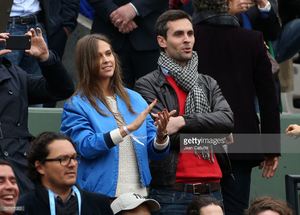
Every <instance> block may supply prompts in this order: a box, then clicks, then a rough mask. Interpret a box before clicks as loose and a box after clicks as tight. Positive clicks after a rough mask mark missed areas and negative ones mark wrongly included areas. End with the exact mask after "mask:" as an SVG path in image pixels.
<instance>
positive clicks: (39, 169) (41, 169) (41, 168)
mask: <svg viewBox="0 0 300 215" xmlns="http://www.w3.org/2000/svg"><path fill="white" fill-rule="evenodd" d="M34 166H35V169H36V171H37V172H38V173H40V174H41V175H44V174H45V171H44V166H43V165H42V164H41V162H40V161H35V163H34Z"/></svg>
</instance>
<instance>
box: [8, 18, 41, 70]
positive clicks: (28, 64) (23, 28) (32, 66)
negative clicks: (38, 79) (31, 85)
mask: <svg viewBox="0 0 300 215" xmlns="http://www.w3.org/2000/svg"><path fill="white" fill-rule="evenodd" d="M36 27H39V28H41V29H42V31H43V37H44V39H45V41H46V34H45V31H44V30H43V29H44V28H43V26H42V25H41V24H40V23H38V22H36V23H32V24H28V25H23V24H16V23H13V22H12V23H9V24H8V26H7V32H8V33H10V34H11V35H24V34H25V33H27V31H28V30H29V29H30V28H36ZM5 57H6V58H7V59H8V60H10V62H12V63H13V64H15V65H18V66H20V67H21V68H22V69H23V70H25V71H26V72H27V73H28V74H33V75H40V74H41V69H40V66H39V63H38V60H37V59H35V58H34V57H31V56H28V55H27V54H26V53H25V52H24V51H23V50H13V51H12V52H11V53H8V54H6V55H5Z"/></svg>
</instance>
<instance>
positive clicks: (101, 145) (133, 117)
mask: <svg viewBox="0 0 300 215" xmlns="http://www.w3.org/2000/svg"><path fill="white" fill-rule="evenodd" d="M76 55H77V57H76V63H77V68H78V73H79V74H78V76H79V83H78V86H77V90H76V94H75V95H74V96H73V97H72V98H71V101H70V102H68V103H66V104H65V106H64V111H63V114H62V125H61V131H62V132H63V133H65V134H67V135H68V136H69V137H71V138H72V140H73V141H74V142H75V144H76V147H77V151H78V153H79V154H80V155H81V156H82V162H81V163H80V164H79V170H78V172H79V174H78V178H77V181H78V183H79V185H80V186H81V187H82V188H83V189H86V190H88V191H91V192H99V193H103V194H105V195H108V196H110V197H115V196H119V195H120V194H122V193H128V192H135V193H138V194H140V195H142V196H147V186H148V185H149V183H150V181H151V174H150V170H149V159H151V160H152V159H160V158H163V157H164V156H166V155H168V151H169V137H168V135H167V132H166V126H167V124H168V121H169V117H170V115H171V114H172V113H170V114H169V113H168V112H167V111H166V110H164V111H161V112H160V113H159V117H158V119H157V120H156V122H155V123H154V122H153V120H152V118H151V116H150V115H149V113H150V111H151V110H152V108H153V107H154V106H155V104H156V102H157V101H156V100H155V99H154V101H153V102H152V103H151V105H149V106H148V105H147V102H146V101H145V100H144V99H143V98H142V96H141V95H139V94H138V93H136V92H134V91H132V90H129V89H127V88H125V87H124V86H123V84H122V82H121V68H120V64H119V61H118V59H117V55H116V54H115V52H114V51H113V50H112V48H111V44H110V42H109V40H108V39H107V38H106V37H105V36H103V35H99V34H92V35H87V36H85V37H83V38H81V39H80V40H79V42H78V43H77V47H76ZM173 113H174V111H173ZM155 126H157V128H156V127H155ZM148 157H149V158H148Z"/></svg>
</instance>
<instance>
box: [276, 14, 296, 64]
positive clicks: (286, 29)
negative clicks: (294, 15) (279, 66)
mask: <svg viewBox="0 0 300 215" xmlns="http://www.w3.org/2000/svg"><path fill="white" fill-rule="evenodd" d="M273 48H274V51H275V58H276V60H277V62H278V63H281V62H283V61H285V60H287V59H290V58H291V57H293V56H294V55H295V54H297V53H298V52H299V51H300V19H294V20H292V21H290V22H288V23H287V24H285V25H284V26H283V29H282V32H281V34H280V36H279V38H278V39H277V40H276V41H274V42H273Z"/></svg>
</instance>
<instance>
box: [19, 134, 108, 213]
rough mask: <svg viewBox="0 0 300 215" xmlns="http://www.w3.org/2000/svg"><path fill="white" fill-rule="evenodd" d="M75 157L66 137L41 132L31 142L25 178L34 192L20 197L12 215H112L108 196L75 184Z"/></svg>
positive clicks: (76, 156) (75, 154)
mask: <svg viewBox="0 0 300 215" xmlns="http://www.w3.org/2000/svg"><path fill="white" fill-rule="evenodd" d="M79 160H80V157H79V155H77V153H76V151H75V145H74V143H73V142H72V140H71V139H70V138H68V137H67V136H64V135H63V134H60V133H55V132H43V133H41V134H40V135H38V136H37V137H36V139H35V140H34V141H33V142H32V146H31V149H30V152H29V156H28V165H29V177H30V178H31V179H32V181H33V182H34V183H35V190H33V191H31V192H28V193H26V194H25V195H23V196H21V197H20V199H19V201H18V203H17V209H18V210H17V211H16V213H15V214H16V215H40V214H43V215H48V214H49V215H50V214H51V215H54V214H57V215H75V214H78V215H102V214H103V215H112V214H113V212H112V210H111V208H110V200H109V198H108V197H106V196H103V195H100V194H96V193H90V192H87V191H83V190H81V189H80V188H78V186H76V185H75V182H76V177H77V168H78V161H79Z"/></svg>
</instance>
